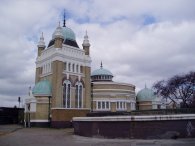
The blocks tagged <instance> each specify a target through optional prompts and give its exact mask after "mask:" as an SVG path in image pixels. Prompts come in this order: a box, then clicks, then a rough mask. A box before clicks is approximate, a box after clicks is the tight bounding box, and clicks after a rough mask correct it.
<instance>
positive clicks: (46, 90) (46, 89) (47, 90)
mask: <svg viewBox="0 0 195 146" xmlns="http://www.w3.org/2000/svg"><path fill="white" fill-rule="evenodd" d="M32 93H33V95H34V96H51V95H52V87H51V83H50V82H49V81H48V80H42V81H40V82H38V83H36V85H35V86H34V88H33V90H32Z"/></svg>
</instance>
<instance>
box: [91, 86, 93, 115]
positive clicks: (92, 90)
mask: <svg viewBox="0 0 195 146" xmlns="http://www.w3.org/2000/svg"><path fill="white" fill-rule="evenodd" d="M91 112H93V83H91Z"/></svg>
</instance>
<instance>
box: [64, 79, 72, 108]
mask: <svg viewBox="0 0 195 146" xmlns="http://www.w3.org/2000/svg"><path fill="white" fill-rule="evenodd" d="M69 84H70V107H67V105H68V100H67V98H68V97H67V96H68V85H69ZM64 85H66V95H65V96H66V97H65V101H66V103H65V105H64V102H63V107H64V108H67V109H70V108H71V87H72V84H71V82H70V81H69V80H65V81H64V82H63V92H64ZM63 101H64V93H63Z"/></svg>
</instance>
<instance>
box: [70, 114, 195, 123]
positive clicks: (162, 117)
mask: <svg viewBox="0 0 195 146" xmlns="http://www.w3.org/2000/svg"><path fill="white" fill-rule="evenodd" d="M192 119H195V114H180V115H150V116H108V117H73V121H107V122H109V121H164V120H192Z"/></svg>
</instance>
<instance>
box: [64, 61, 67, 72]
mask: <svg viewBox="0 0 195 146" xmlns="http://www.w3.org/2000/svg"><path fill="white" fill-rule="evenodd" d="M66 66H67V63H66V62H64V70H67V67H66Z"/></svg>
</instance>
